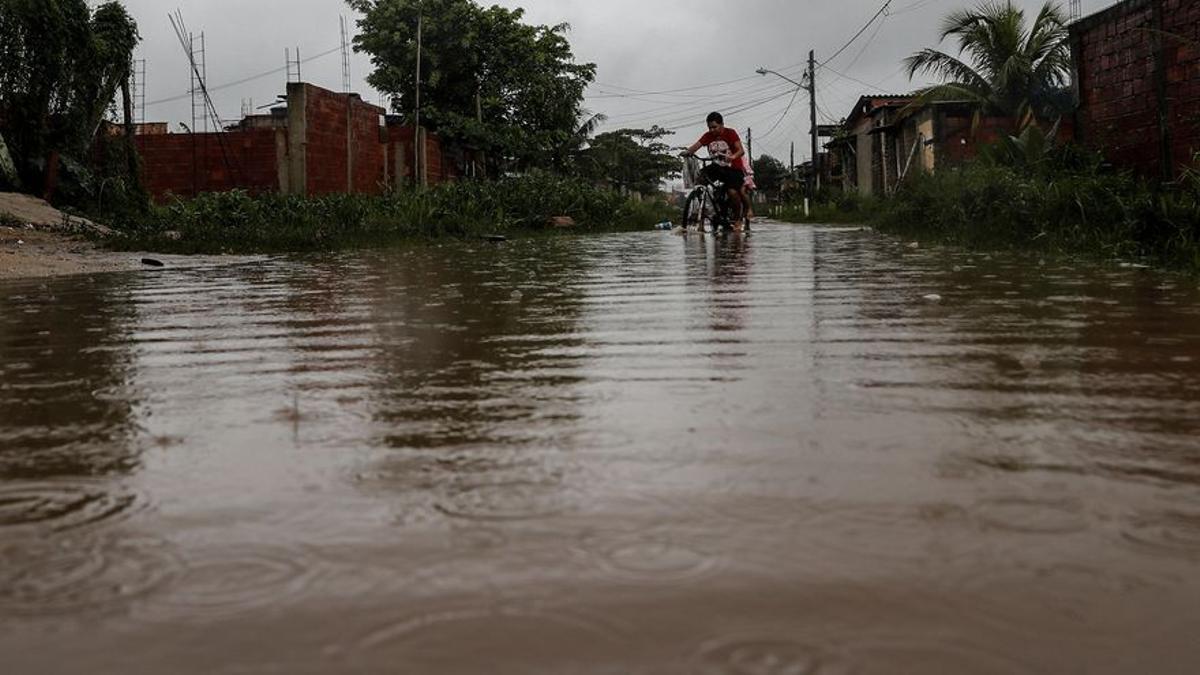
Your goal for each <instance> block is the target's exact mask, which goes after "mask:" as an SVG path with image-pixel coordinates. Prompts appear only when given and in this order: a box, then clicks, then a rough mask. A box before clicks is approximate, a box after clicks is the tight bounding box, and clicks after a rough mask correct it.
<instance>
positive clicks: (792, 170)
mask: <svg viewBox="0 0 1200 675" xmlns="http://www.w3.org/2000/svg"><path fill="white" fill-rule="evenodd" d="M791 157H792V159H791V161H790V162H789V163H788V175H789V176H793V177H794V176H795V175H796V141H792V155H791Z"/></svg>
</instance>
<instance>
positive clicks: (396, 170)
mask: <svg viewBox="0 0 1200 675" xmlns="http://www.w3.org/2000/svg"><path fill="white" fill-rule="evenodd" d="M414 135H415V134H414V129H413V127H411V126H401V125H399V124H392V125H389V126H388V128H387V135H386V137H387V143H388V150H387V155H388V158H389V159H388V161H389V163H390V166H389V169H388V176H389V179H390V180H389V183H390V184H391V185H399V186H401V187H403V186H407V185H411V184H412V180H413V178H412V176H413V144H414V141H413V136H414ZM470 161H471V156H470V153H465V154H464V155H463V157H455V156H454V153H453V152H452V151H451V150H450V149H448V148H447V147H446V146H445V145H444V144H443V143H442V141H441V139H440V138H438V136H437V134H433V133H428V132H427V133H426V134H425V164H426V166H425V179H426V181H427V183H428V184H429V185H437V184H438V183H445V182H449V181H453V180H458V179H459V178H461V177H462V171H461V167H460V166H459V165H460V163H467V162H470Z"/></svg>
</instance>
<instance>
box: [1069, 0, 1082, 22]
mask: <svg viewBox="0 0 1200 675" xmlns="http://www.w3.org/2000/svg"><path fill="white" fill-rule="evenodd" d="M1070 12H1071V21H1078V20H1080V19H1081V18H1083V0H1071V6H1070Z"/></svg>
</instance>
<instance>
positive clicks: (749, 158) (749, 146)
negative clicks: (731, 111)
mask: <svg viewBox="0 0 1200 675" xmlns="http://www.w3.org/2000/svg"><path fill="white" fill-rule="evenodd" d="M746 166H754V130H753V129H751V128H749V127H747V128H746Z"/></svg>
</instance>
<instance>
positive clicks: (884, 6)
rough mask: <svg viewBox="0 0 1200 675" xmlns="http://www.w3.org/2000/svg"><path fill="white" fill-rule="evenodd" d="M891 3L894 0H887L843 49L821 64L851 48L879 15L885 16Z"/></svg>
mask: <svg viewBox="0 0 1200 675" xmlns="http://www.w3.org/2000/svg"><path fill="white" fill-rule="evenodd" d="M891 4H892V0H886V1H885V2H884V3H883V6H882V7H880V8H879V11H878V12H875V15H874V16H872V17H871V20H870V21H867V23H866V25H864V26H863V27H862V28H860V29H859V31H858V32H857V33H855V34H854V37H852V38H850V39H849V40H848V41H847V42H846V44H844V45H842V47H841V49H839V50H837V51H836V52H834V53H833V56H831V57H829V58H827V59H825V60H824V61H822V62H821V63H820V64H819V65H822V66H824V65H826V64H827V63H829V62H831V61H833V60H834V59H836V58H837V57H839V56H841V54H842V52H844V51H846V50H847V49H849V48H850V45H852V44H854V41H855V40H857V39H858V38H860V37H862V34H863V33H865V32H867V29H868V28H870V27H871V25H872V24H874V23H875V20H876V19H878V18H879V17H881V16H883V13H884V12H886V11H887V10H888V7H890V6H891Z"/></svg>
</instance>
